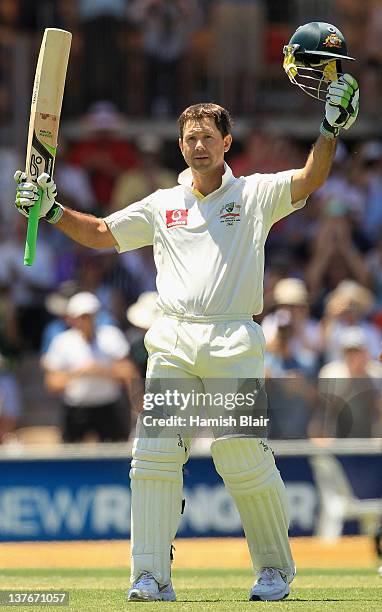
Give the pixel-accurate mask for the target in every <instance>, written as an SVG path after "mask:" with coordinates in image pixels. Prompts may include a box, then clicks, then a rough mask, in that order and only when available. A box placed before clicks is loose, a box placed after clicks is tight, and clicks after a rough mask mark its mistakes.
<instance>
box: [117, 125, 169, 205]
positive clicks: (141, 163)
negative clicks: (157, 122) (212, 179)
mask: <svg viewBox="0 0 382 612" xmlns="http://www.w3.org/2000/svg"><path fill="white" fill-rule="evenodd" d="M162 147H163V143H162V141H161V139H160V138H159V137H158V136H155V135H154V134H143V135H142V136H140V138H139V140H138V142H137V148H138V152H139V157H138V164H137V167H136V168H133V169H132V170H127V172H123V173H122V174H121V175H120V176H119V178H118V180H117V182H116V184H115V187H114V190H113V194H112V198H111V210H113V211H115V210H120V209H121V208H124V207H125V206H128V205H129V204H132V203H133V202H138V201H139V200H143V198H145V197H146V196H148V195H150V193H153V192H154V191H156V190H157V189H167V188H168V187H173V186H174V185H176V182H177V175H176V173H175V172H173V171H172V170H169V169H168V168H165V167H164V166H163V165H162V163H161V156H160V153H161V149H162Z"/></svg>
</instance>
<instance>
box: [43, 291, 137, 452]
mask: <svg viewBox="0 0 382 612" xmlns="http://www.w3.org/2000/svg"><path fill="white" fill-rule="evenodd" d="M99 309H100V302H99V300H98V298H97V297H96V296H95V295H93V294H91V293H88V292H82V293H77V294H76V295H74V296H73V297H71V298H70V300H69V302H68V306H67V316H68V317H69V322H70V329H68V330H67V331H64V332H62V333H60V334H59V335H58V336H56V337H55V338H54V340H53V341H52V343H51V344H50V346H49V349H48V351H47V353H46V354H45V356H44V357H43V359H42V365H43V367H44V370H45V384H46V388H47V389H48V390H49V391H50V392H52V393H56V394H60V395H61V398H62V406H63V412H64V418H63V439H64V441H66V442H79V441H82V440H86V439H88V438H89V436H96V437H97V439H98V440H99V441H118V440H123V439H126V438H127V437H128V429H127V423H128V417H129V415H128V409H127V406H126V404H125V405H124V406H122V405H121V403H122V399H123V396H124V391H125V390H126V389H128V388H129V380H130V378H132V377H133V376H134V374H135V368H134V366H133V365H132V364H131V363H130V362H129V361H128V359H127V355H128V352H129V345H128V343H127V341H126V339H125V337H124V335H123V334H122V332H121V331H120V330H119V329H118V328H116V327H114V326H112V325H102V326H99V327H95V322H94V318H95V314H96V313H97V312H98V311H99Z"/></svg>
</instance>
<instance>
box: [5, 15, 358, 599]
mask: <svg viewBox="0 0 382 612" xmlns="http://www.w3.org/2000/svg"><path fill="white" fill-rule="evenodd" d="M303 27H304V28H305V29H304V30H303V32H301V31H300V33H298V31H297V33H296V35H295V36H297V39H295V38H293V37H292V40H291V42H290V43H289V45H287V48H286V51H285V53H286V59H285V66H286V69H287V71H288V75H289V76H290V78H291V80H292V79H293V82H296V84H298V75H299V73H300V71H301V70H302V69H306V70H307V72H308V77H310V79H311V81H310V79H309V78H308V86H307V87H309V88H310V87H311V88H312V89H309V92H311V91H313V92H314V94H315V97H320V96H322V95H323V91H324V90H325V92H326V93H325V115H324V119H323V123H322V126H321V134H320V135H319V137H318V139H317V140H316V142H315V144H314V145H313V148H312V150H311V152H310V154H309V155H308V158H307V161H306V163H305V166H304V167H303V168H300V169H295V170H286V171H284V172H279V173H276V174H253V175H251V176H246V177H240V178H236V177H234V176H233V174H232V172H231V170H230V168H229V166H228V165H227V164H226V163H225V161H224V156H225V153H226V152H227V151H228V150H229V149H230V147H231V143H232V134H231V119H230V116H229V113H228V112H227V110H225V109H224V108H222V107H221V106H219V105H217V104H210V103H202V104H196V105H193V106H190V107H188V108H186V109H185V110H184V111H183V113H182V114H181V115H180V117H179V147H180V151H181V153H182V155H183V158H184V160H185V162H186V165H187V166H188V168H187V169H186V170H185V171H184V172H182V173H181V174H180V175H179V185H178V186H176V187H173V188H171V189H164V190H158V191H156V192H155V193H153V194H151V195H150V196H148V197H147V198H144V199H143V200H141V201H140V202H136V203H135V204H132V205H130V206H128V207H127V208H125V209H123V210H120V211H118V212H116V213H113V214H112V215H110V216H108V217H106V218H104V219H98V218H96V217H93V216H91V215H86V214H82V213H79V212H76V211H74V210H71V209H69V208H66V207H64V206H62V205H61V204H59V203H58V202H57V201H56V199H55V196H56V190H55V185H54V183H53V182H52V180H51V179H50V177H48V176H47V175H42V176H40V177H39V179H38V184H39V186H40V187H41V189H42V191H43V196H42V203H41V211H40V214H41V216H44V217H46V218H47V219H48V221H50V222H51V223H55V225H56V227H57V228H58V229H60V230H61V231H62V232H64V233H65V234H66V235H67V236H69V237H70V238H72V239H73V240H75V241H77V242H79V243H80V244H83V245H85V246H88V247H91V248H95V249H97V248H103V249H104V248H111V247H115V248H116V249H117V251H118V252H120V253H121V252H124V251H129V250H132V249H136V248H139V247H142V246H145V245H153V247H154V256H155V262H156V265H157V270H158V277H157V286H158V293H159V299H158V305H159V308H160V310H161V317H160V318H159V319H157V320H156V322H155V323H154V325H153V326H152V328H151V329H150V330H149V332H148V333H147V335H146V339H145V341H146V347H147V349H148V352H149V360H148V366H147V379H146V390H147V391H148V392H151V393H152V394H153V395H154V396H155V392H156V390H157V389H158V386H159V390H160V391H161V392H162V397H163V396H164V395H165V394H164V393H163V392H164V391H165V390H167V387H168V386H172V390H173V391H174V390H178V388H179V387H180V388H182V384H183V383H184V381H185V380H186V381H187V383H188V389H190V387H191V389H192V390H193V391H194V390H195V391H197V392H201V391H203V390H204V391H208V390H209V389H211V388H214V389H216V383H217V382H218V383H219V384H220V385H221V387H222V388H224V391H225V392H226V391H227V390H228V391H229V392H230V395H232V394H234V395H235V394H237V392H238V390H240V389H242V388H243V386H244V387H245V386H247V387H249V388H252V387H253V388H255V389H256V390H257V391H259V392H261V389H262V383H261V381H262V380H263V379H264V336H263V333H262V330H261V327H260V326H259V325H257V324H256V323H254V322H253V320H252V315H257V314H259V313H261V311H262V308H263V295H262V293H263V292H262V287H263V273H264V244H265V241H266V238H267V235H268V232H269V230H270V229H271V227H272V225H273V224H274V223H276V222H277V221H279V220H280V219H282V218H283V217H286V216H287V215H289V214H291V213H293V212H295V211H296V210H298V209H300V208H302V207H303V206H304V205H305V202H306V199H307V198H308V196H309V195H310V194H311V193H313V192H314V191H315V190H316V189H318V188H319V187H321V186H322V185H323V183H324V182H325V180H326V178H327V176H328V174H329V172H330V168H331V165H332V161H333V157H334V153H335V148H336V138H337V136H338V133H339V131H340V129H342V128H345V129H347V128H349V127H350V126H351V125H352V123H354V121H355V119H356V117H357V113H358V100H359V94H358V86H357V83H356V81H355V79H354V78H352V77H351V76H350V75H348V74H345V75H342V73H341V72H340V71H339V69H338V68H339V66H337V61H340V59H342V58H343V57H344V56H345V57H347V53H346V45H345V41H344V39H343V36H342V34H341V33H340V32H339V31H338V30H337V28H335V27H334V26H331V25H330V24H317V23H314V24H308V25H307V26H303ZM302 35H303V36H302ZM337 56H338V57H337ZM349 59H350V58H349ZM332 62H334V63H335V64H336V65H335V66H333V65H332V66H330V64H331V63H332ZM335 69H336V72H335ZM309 71H311V73H310V72H309ZM329 71H330V74H329ZM325 72H326V73H325ZM333 75H334V76H335V78H334V80H333V79H331V76H333ZM15 179H16V182H17V183H18V186H17V195H16V206H17V208H18V210H19V211H20V212H21V213H22V214H24V215H26V216H27V215H28V210H29V207H30V206H31V205H32V204H33V202H34V201H35V199H36V197H37V189H36V187H35V185H33V184H32V183H30V182H26V181H25V177H24V176H23V174H22V173H20V172H18V173H16V175H15ZM219 381H220V382H219ZM213 383H215V386H213ZM260 394H261V393H260ZM246 408H248V410H249V411H250V409H251V408H250V406H249V405H248V406H247V407H246ZM156 409H157V412H159V414H162V416H163V417H164V416H169V415H171V414H172V413H173V411H174V410H175V408H174V407H173V406H172V405H170V403H169V404H168V405H167V404H166V406H163V403H162V405H159V404H158V405H157V406H156ZM161 433H162V435H158V436H156V437H155V436H153V435H151V436H150V435H148V434H147V433H145V431H144V427H143V428H142V427H141V426H139V427H138V433H137V438H136V440H135V442H134V446H133V459H132V464H131V474H130V475H131V489H132V522H131V531H132V535H131V538H132V574H131V580H132V586H131V589H130V590H129V594H128V599H129V600H130V601H156V600H162V601H174V600H175V598H176V597H175V592H174V590H173V587H172V583H171V572H170V556H171V555H170V549H171V545H172V541H173V539H174V538H175V535H176V532H177V528H178V525H179V521H180V516H181V512H182V467H183V464H184V463H185V462H186V461H187V459H188V454H189V448H190V440H189V439H188V438H187V437H186V436H184V433H183V431H182V430H181V428H177V427H174V428H173V429H171V428H169V429H166V430H163V431H162V432H161ZM213 433H214V437H215V440H214V442H213V443H212V445H211V452H212V458H213V461H214V464H215V467H216V469H217V471H218V473H219V474H220V475H221V476H222V478H223V480H224V483H225V485H226V487H227V489H228V491H229V492H230V494H231V495H232V497H233V498H234V500H235V503H236V505H237V508H238V510H239V513H240V516H241V520H242V523H243V528H244V532H245V535H246V538H247V541H248V547H249V551H250V554H251V558H252V563H253V567H254V570H255V572H256V574H257V579H256V581H255V584H254V586H253V587H252V589H251V592H250V600H252V601H255V600H261V601H277V600H281V599H284V598H285V597H287V596H288V594H289V591H290V587H289V585H290V583H291V581H292V580H293V578H294V575H295V566H294V562H293V558H292V554H291V550H290V547H289V541H288V526H289V516H288V504H287V498H286V492H285V488H284V485H283V482H282V480H281V477H280V474H279V472H278V470H277V468H276V465H275V461H274V458H273V454H272V451H271V449H270V447H269V445H268V444H267V443H266V442H265V441H264V440H263V439H261V437H259V435H258V434H257V435H256V432H254V431H253V429H251V428H248V429H247V430H243V429H240V430H238V429H236V428H235V427H230V426H229V427H227V428H226V429H223V430H219V431H218V432H216V431H214V432H213Z"/></svg>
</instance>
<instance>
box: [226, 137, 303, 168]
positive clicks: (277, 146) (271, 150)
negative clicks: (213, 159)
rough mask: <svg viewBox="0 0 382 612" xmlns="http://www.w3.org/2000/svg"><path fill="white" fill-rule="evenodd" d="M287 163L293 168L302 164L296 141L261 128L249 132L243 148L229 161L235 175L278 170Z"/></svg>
mask: <svg viewBox="0 0 382 612" xmlns="http://www.w3.org/2000/svg"><path fill="white" fill-rule="evenodd" d="M288 164H290V165H292V166H293V167H294V168H299V167H300V166H301V164H302V157H301V153H300V151H299V150H298V147H297V145H296V143H295V142H294V141H292V140H290V139H288V138H286V137H285V136H281V135H279V134H272V133H269V132H267V133H265V132H262V131H261V130H256V131H254V132H251V133H250V134H249V135H248V136H247V137H246V139H245V142H244V150H243V151H242V152H241V153H239V154H238V155H235V156H234V157H233V158H232V159H231V161H230V166H231V167H232V172H233V173H234V175H235V176H247V175H248V174H254V173H255V172H261V173H266V174H267V173H270V172H280V171H281V170H283V169H284V168H285V166H286V165H288Z"/></svg>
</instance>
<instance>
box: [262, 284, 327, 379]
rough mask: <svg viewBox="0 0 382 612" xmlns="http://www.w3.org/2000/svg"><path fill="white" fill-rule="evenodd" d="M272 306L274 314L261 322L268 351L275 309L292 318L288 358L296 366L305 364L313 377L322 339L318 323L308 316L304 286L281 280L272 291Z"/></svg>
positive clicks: (274, 332)
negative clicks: (290, 356) (289, 357)
mask: <svg viewBox="0 0 382 612" xmlns="http://www.w3.org/2000/svg"><path fill="white" fill-rule="evenodd" d="M273 303H274V306H275V307H276V310H275V311H274V312H272V313H270V314H269V315H267V316H266V317H265V318H264V320H263V322H262V328H263V332H264V336H265V339H266V342H267V347H268V348H270V349H272V346H273V343H274V341H275V338H276V335H277V332H278V317H277V311H278V309H280V308H282V309H284V310H287V311H288V312H290V314H291V330H290V341H289V347H290V351H291V354H292V356H293V357H294V358H295V359H297V360H298V362H299V363H301V364H304V366H305V370H306V372H310V373H311V374H313V373H315V372H316V371H317V370H316V368H317V363H318V359H319V356H320V352H321V335H320V327H319V323H318V321H316V320H314V319H312V318H311V317H310V316H309V301H308V292H307V289H306V286H305V283H304V282H303V281H302V280H300V279H298V278H283V279H281V280H280V281H278V282H277V283H276V285H275V287H274V289H273Z"/></svg>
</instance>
